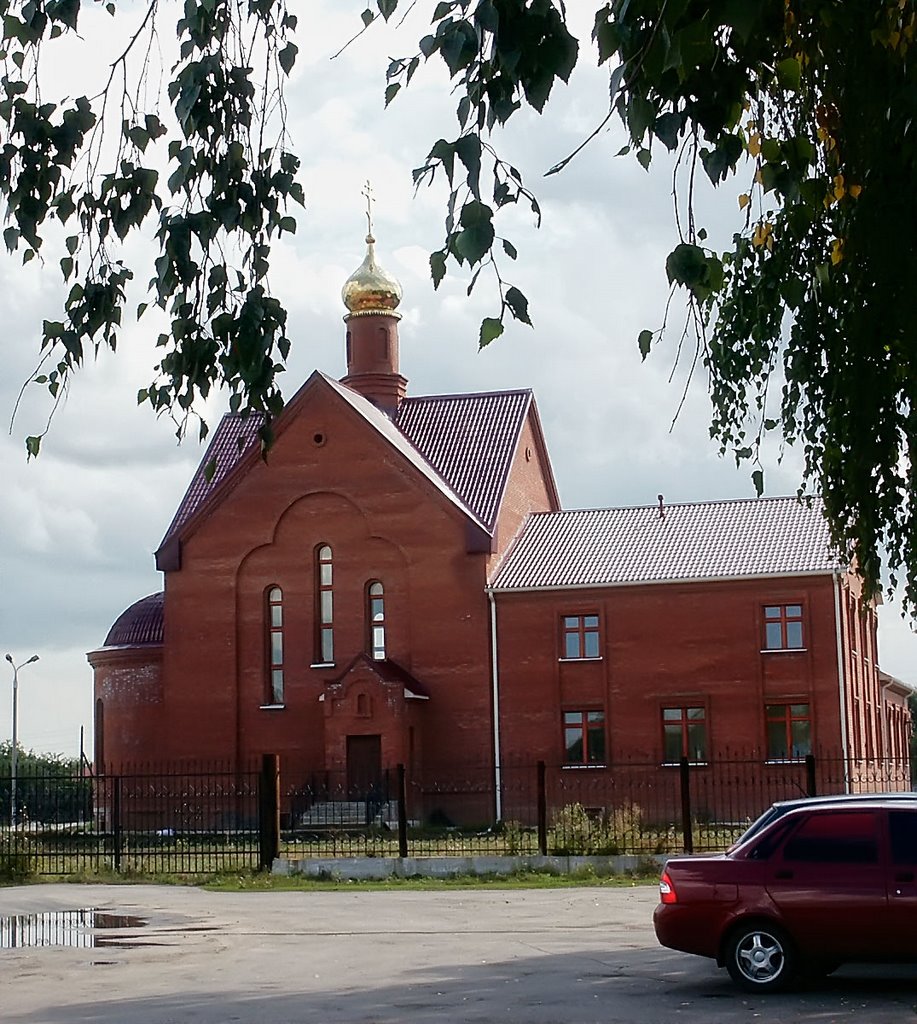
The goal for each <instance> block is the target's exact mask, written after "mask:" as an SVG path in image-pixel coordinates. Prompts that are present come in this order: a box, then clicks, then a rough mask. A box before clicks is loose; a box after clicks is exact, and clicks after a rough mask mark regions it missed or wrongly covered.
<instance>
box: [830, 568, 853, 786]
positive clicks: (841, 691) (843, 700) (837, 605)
mask: <svg viewBox="0 0 917 1024" xmlns="http://www.w3.org/2000/svg"><path fill="white" fill-rule="evenodd" d="M834 630H835V634H836V637H837V686H838V696H839V698H840V715H841V753H842V755H843V758H844V792H845V793H849V792H850V775H849V772H850V766H849V764H848V761H847V754H848V750H847V685H846V681H845V678H844V640H843V635H842V633H841V577H840V573H835V574H834Z"/></svg>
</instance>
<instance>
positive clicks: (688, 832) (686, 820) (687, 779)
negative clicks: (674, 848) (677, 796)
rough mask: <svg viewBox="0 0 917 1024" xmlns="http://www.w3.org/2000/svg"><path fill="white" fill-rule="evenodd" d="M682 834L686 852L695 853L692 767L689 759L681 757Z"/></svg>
mask: <svg viewBox="0 0 917 1024" xmlns="http://www.w3.org/2000/svg"><path fill="white" fill-rule="evenodd" d="M680 767H681V771H680V772H679V774H680V776H681V836H682V845H683V847H684V851H685V853H694V832H693V830H692V827H691V768H690V766H689V764H688V759H687V758H686V757H682V759H681V765H680Z"/></svg>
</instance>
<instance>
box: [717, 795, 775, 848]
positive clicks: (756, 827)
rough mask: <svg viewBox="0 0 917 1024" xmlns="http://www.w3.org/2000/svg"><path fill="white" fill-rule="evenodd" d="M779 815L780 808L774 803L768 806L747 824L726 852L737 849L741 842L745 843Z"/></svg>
mask: <svg viewBox="0 0 917 1024" xmlns="http://www.w3.org/2000/svg"><path fill="white" fill-rule="evenodd" d="M779 817H780V808H779V807H777V805H776V804H774V805H773V806H771V807H768V809H767V810H766V811H765V812H764V813H763V814H762V815H761V816H760V817H758V818H755V820H754V821H753V822H752V823H751V824H750V825H749V826H748V828H747V829H745V831H744V832H743V833H742V834H741V835H740V836H739V838H738V839H737V840H736V841H735V842H734V843H733V844H732V846H730V847H729V849H728V850H727V851H726V852H727V853H732V851H733V850H736V849H738V847H740V846H741V845H742V844H743V843H747V842H748V840H749V839H751V838H752V836H756V835H757V834H758V833H759V832H760V831H761V829H763V828H765V827H766V826H767V825H769V824H770V823H771V822H772V821H774V820H775V819H776V818H779Z"/></svg>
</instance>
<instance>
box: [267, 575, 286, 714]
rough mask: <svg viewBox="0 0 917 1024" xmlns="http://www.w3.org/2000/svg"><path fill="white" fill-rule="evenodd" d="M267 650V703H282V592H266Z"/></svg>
mask: <svg viewBox="0 0 917 1024" xmlns="http://www.w3.org/2000/svg"><path fill="white" fill-rule="evenodd" d="M267 649H268V662H269V664H270V675H269V686H268V702H269V703H271V704H282V703H283V591H282V590H281V589H280V587H271V588H270V589H269V590H268V592H267Z"/></svg>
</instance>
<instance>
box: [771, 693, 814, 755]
mask: <svg viewBox="0 0 917 1024" xmlns="http://www.w3.org/2000/svg"><path fill="white" fill-rule="evenodd" d="M764 718H765V726H766V733H767V759H768V761H802V760H804V759H805V757H806V755H808V754H811V753H812V706H811V704H809V703H808V701H796V702H795V703H794V702H790V701H787V702H784V703H780V704H766V705H765V707H764ZM802 724H805V726H806V730H805V731H806V736H805V741H804V742H802V743H795V742H794V738H793V735H794V728H793V727H794V726H799V725H802ZM776 726H781V727H782V729H781V730H776V729H775V728H774V727H776ZM780 731H782V733H783V735H782V748H780V749H777V748H776V747H775V745H774V743H773V738H774V736H775V735H779V733H780Z"/></svg>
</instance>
